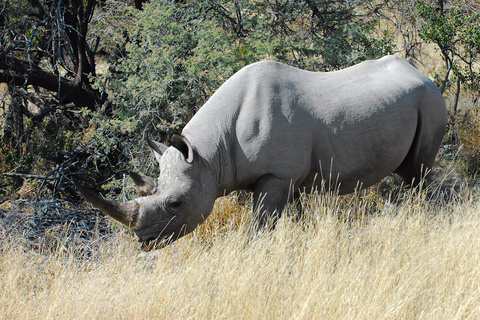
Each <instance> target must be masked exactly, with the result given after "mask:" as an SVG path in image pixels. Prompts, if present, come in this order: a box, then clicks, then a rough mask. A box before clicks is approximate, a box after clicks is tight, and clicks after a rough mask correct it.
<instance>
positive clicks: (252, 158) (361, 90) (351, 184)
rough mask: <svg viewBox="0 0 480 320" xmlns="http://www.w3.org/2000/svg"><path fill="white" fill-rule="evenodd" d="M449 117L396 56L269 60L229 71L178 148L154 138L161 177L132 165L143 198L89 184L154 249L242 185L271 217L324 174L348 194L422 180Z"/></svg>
mask: <svg viewBox="0 0 480 320" xmlns="http://www.w3.org/2000/svg"><path fill="white" fill-rule="evenodd" d="M446 121H447V116H446V108H445V101H444V99H443V97H442V94H441V93H440V92H439V90H438V89H437V88H436V87H435V85H434V84H433V82H432V81H430V80H429V79H428V78H427V77H426V76H424V75H423V74H422V73H421V72H419V71H418V70H417V69H416V68H414V67H413V66H412V65H411V64H410V63H409V62H407V61H406V60H403V59H401V58H398V57H395V56H387V57H383V58H381V59H379V60H375V61H366V62H363V63H360V64H358V65H356V66H353V67H350V68H347V69H344V70H340V71H335V72H327V73H317V72H309V71H303V70H299V69H296V68H293V67H289V66H286V65H284V64H281V63H276V62H270V61H262V62H258V63H254V64H252V65H249V66H246V67H245V68H243V69H241V70H240V71H238V72H237V73H236V74H234V75H233V76H232V77H231V78H230V79H229V80H227V81H226V82H225V83H224V84H223V85H222V86H221V87H220V88H219V89H218V90H217V91H216V92H215V94H213V96H212V97H211V98H210V99H209V100H208V101H207V102H206V103H205V105H204V106H203V107H202V108H201V109H200V110H199V111H198V112H197V114H196V115H195V116H194V117H193V118H192V119H191V120H190V122H188V124H187V125H186V126H185V128H184V129H183V131H182V134H181V135H173V136H172V139H171V144H172V146H171V147H167V146H165V145H163V144H161V143H158V142H154V141H151V140H149V144H150V147H151V148H152V149H153V150H154V152H155V155H156V158H157V160H158V162H159V163H160V176H159V178H158V179H155V178H151V177H146V176H140V175H136V174H133V175H132V178H133V179H134V181H135V183H136V184H137V187H138V190H139V191H140V193H141V194H142V195H144V196H143V197H140V198H137V199H135V200H132V201H129V202H117V201H108V200H105V199H102V198H100V197H98V196H96V195H95V194H93V193H91V192H90V191H89V190H88V189H86V188H85V187H82V186H81V185H78V184H77V187H78V189H79V190H80V191H81V192H82V193H83V194H84V196H85V197H86V198H87V199H88V200H89V201H90V202H92V203H93V205H95V206H96V207H98V208H99V209H101V210H102V211H104V212H105V213H106V214H108V215H110V216H111V217H113V218H114V219H116V220H118V221H120V222H122V223H124V224H125V225H128V226H130V227H131V228H132V229H133V230H134V231H135V233H136V234H137V236H138V238H139V241H140V242H142V243H143V244H144V247H145V248H147V249H148V248H152V246H154V245H156V244H159V243H161V241H162V240H164V239H169V241H167V242H171V241H173V240H176V239H178V238H179V237H181V236H183V235H185V234H187V233H189V232H191V231H192V230H193V229H195V228H196V227H197V226H198V225H199V224H201V223H202V222H203V221H204V220H205V219H206V218H207V217H208V215H209V214H210V212H211V210H212V208H213V204H214V201H215V199H216V198H217V197H219V196H223V195H225V194H228V193H230V192H231V191H233V190H242V189H243V190H249V191H253V193H254V208H256V209H257V210H258V212H260V213H261V214H258V215H256V219H257V220H258V221H257V222H258V225H259V226H262V225H263V224H264V223H265V221H266V220H267V219H268V218H270V217H272V216H273V215H274V214H275V213H279V212H281V211H282V209H283V208H284V206H285V204H286V203H287V201H288V198H289V195H290V193H291V192H292V190H302V189H304V188H305V189H306V190H311V188H312V186H314V185H318V184H320V183H321V180H322V178H323V179H333V180H334V181H335V182H336V185H337V187H338V191H339V193H341V194H345V193H350V192H353V191H354V190H355V188H356V187H357V186H358V185H359V184H361V185H362V186H363V187H368V186H371V185H373V184H375V183H377V182H378V181H380V180H381V179H382V178H384V177H385V176H387V175H389V174H391V173H392V172H395V173H398V174H399V175H400V176H401V177H402V178H403V180H404V181H405V182H406V183H407V184H410V183H412V181H413V183H415V182H418V181H420V179H421V175H422V172H424V171H425V170H426V168H429V167H431V166H432V164H433V162H434V158H435V155H436V153H437V151H438V149H439V146H440V144H441V141H442V137H443V135H444V132H445V127H446ZM162 243H165V242H162Z"/></svg>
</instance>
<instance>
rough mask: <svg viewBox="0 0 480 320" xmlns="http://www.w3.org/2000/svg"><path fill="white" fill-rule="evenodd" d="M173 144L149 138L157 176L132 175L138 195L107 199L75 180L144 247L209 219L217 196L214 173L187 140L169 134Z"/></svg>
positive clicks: (174, 237)
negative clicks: (169, 144) (131, 197)
mask: <svg viewBox="0 0 480 320" xmlns="http://www.w3.org/2000/svg"><path fill="white" fill-rule="evenodd" d="M171 142H172V146H171V147H167V146H166V145H163V144H161V143H159V142H155V141H152V140H150V139H148V143H149V145H150V147H151V148H152V149H153V151H154V153H155V157H156V159H157V161H158V162H159V164H160V176H159V178H158V179H155V178H152V177H148V176H141V175H138V174H135V173H131V174H130V175H131V177H132V179H133V181H134V182H135V184H136V186H137V192H138V193H139V194H140V195H143V196H142V197H140V198H137V199H135V200H131V201H128V202H118V201H111V200H106V199H103V198H100V197H99V196H97V195H95V194H94V193H92V192H91V191H90V190H89V189H87V188H85V187H84V186H82V185H80V184H79V183H78V182H76V181H74V182H75V185H76V187H77V189H78V190H79V191H80V192H81V193H82V194H83V195H84V196H85V198H86V199H87V200H88V201H90V202H91V203H92V204H93V205H94V206H96V207H97V208H98V209H100V210H102V211H103V212H104V213H105V214H107V215H109V216H111V217H112V218H114V219H115V220H117V221H119V222H121V223H123V224H124V225H126V226H128V227H130V228H131V229H132V230H133V231H134V232H135V233H136V235H137V236H138V240H139V241H140V242H141V243H142V248H143V249H144V250H146V251H149V250H151V249H154V248H160V247H163V246H165V245H167V244H169V243H171V242H173V241H175V240H177V239H178V238H180V237H182V236H184V235H186V234H188V233H190V232H191V231H192V230H193V229H195V228H196V227H197V226H198V225H199V224H201V223H202V222H203V221H204V220H205V219H206V218H207V217H208V215H209V214H210V212H211V211H212V208H213V204H214V202H215V199H216V196H217V183H216V180H215V177H214V175H213V174H212V172H211V171H210V170H208V167H207V166H206V165H205V162H204V161H203V159H201V158H200V157H199V156H198V154H197V153H196V152H195V150H194V149H193V148H192V146H191V144H190V142H189V141H188V140H187V139H186V138H185V137H183V136H181V135H173V136H172V139H171Z"/></svg>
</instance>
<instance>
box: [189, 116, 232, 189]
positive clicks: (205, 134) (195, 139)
mask: <svg viewBox="0 0 480 320" xmlns="http://www.w3.org/2000/svg"><path fill="white" fill-rule="evenodd" d="M210 124H211V123H210ZM186 129H187V130H186ZM209 129H212V127H210V128H204V130H202V129H200V132H202V133H201V134H200V133H198V134H197V133H194V134H192V133H191V131H190V130H191V129H190V128H187V127H185V129H184V131H183V132H182V134H183V135H184V136H185V137H187V139H188V140H189V141H190V143H191V144H192V146H193V148H194V149H195V151H196V152H197V153H198V155H199V157H200V161H202V167H203V170H206V171H209V172H210V173H211V175H212V177H213V180H214V183H215V184H216V186H215V189H216V193H217V194H216V195H217V197H221V196H224V195H226V194H229V193H230V192H232V191H233V190H236V189H237V177H236V176H237V174H236V169H235V160H234V157H233V150H232V148H231V143H230V140H231V139H230V138H229V135H228V132H219V131H218V130H209ZM211 131H213V132H211Z"/></svg>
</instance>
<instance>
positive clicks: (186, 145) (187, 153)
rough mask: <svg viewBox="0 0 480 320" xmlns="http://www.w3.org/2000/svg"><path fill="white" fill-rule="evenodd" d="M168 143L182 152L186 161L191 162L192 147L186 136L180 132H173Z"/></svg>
mask: <svg viewBox="0 0 480 320" xmlns="http://www.w3.org/2000/svg"><path fill="white" fill-rule="evenodd" d="M170 143H171V144H172V146H174V147H175V148H176V149H178V150H179V151H180V152H181V153H182V154H183V156H184V157H185V160H186V161H187V162H188V163H192V162H193V148H192V145H191V144H190V141H188V140H187V138H185V137H184V136H182V135H180V134H176V133H174V134H172V137H171V138H170Z"/></svg>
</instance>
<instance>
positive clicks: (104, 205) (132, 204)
mask: <svg viewBox="0 0 480 320" xmlns="http://www.w3.org/2000/svg"><path fill="white" fill-rule="evenodd" d="M73 183H74V184H75V187H77V189H78V191H80V192H81V193H82V194H83V196H84V197H85V198H86V199H87V200H88V201H89V202H91V203H92V204H93V205H94V206H95V207H97V208H98V209H100V210H102V211H103V213H105V214H107V215H109V216H110V217H112V218H113V219H115V220H117V221H118V222H121V223H123V224H124V225H126V226H127V227H130V228H132V229H135V228H136V226H137V220H138V212H139V209H140V204H139V203H138V202H137V201H134V200H133V201H128V202H119V201H111V200H106V199H103V198H100V197H99V196H97V195H95V194H93V193H92V192H91V191H90V190H89V189H88V188H86V187H84V186H82V185H81V184H80V183H79V182H78V181H77V180H76V179H73Z"/></svg>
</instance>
